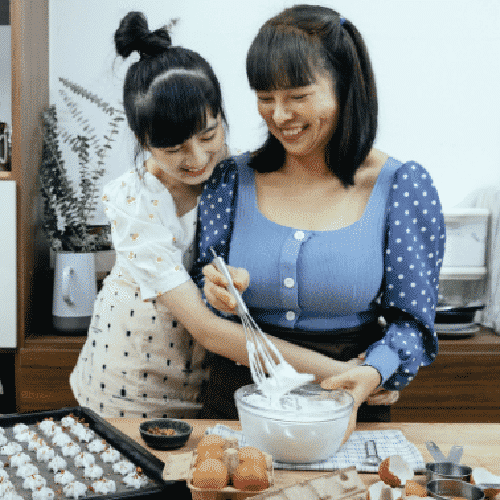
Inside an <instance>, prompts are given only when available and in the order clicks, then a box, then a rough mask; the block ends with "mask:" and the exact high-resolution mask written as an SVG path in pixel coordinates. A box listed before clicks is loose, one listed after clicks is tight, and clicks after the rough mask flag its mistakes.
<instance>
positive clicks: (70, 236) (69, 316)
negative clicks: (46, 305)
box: [39, 78, 124, 332]
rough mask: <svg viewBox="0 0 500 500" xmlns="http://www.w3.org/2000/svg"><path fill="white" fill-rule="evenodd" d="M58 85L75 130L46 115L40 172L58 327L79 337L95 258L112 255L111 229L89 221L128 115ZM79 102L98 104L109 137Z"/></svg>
mask: <svg viewBox="0 0 500 500" xmlns="http://www.w3.org/2000/svg"><path fill="white" fill-rule="evenodd" d="M59 81H60V82H61V83H62V85H63V87H64V88H62V89H61V90H60V91H59V92H60V94H61V97H62V100H63V102H64V105H65V106H66V108H67V110H69V115H70V116H71V118H72V120H71V123H70V125H71V130H69V129H68V127H64V126H61V125H60V123H59V121H58V116H57V109H56V106H55V105H51V106H50V107H49V108H48V109H46V110H45V111H44V112H43V115H42V122H43V148H42V160H41V165H40V171H39V177H40V187H41V194H42V201H43V222H42V228H43V231H44V233H45V235H46V237H47V239H48V241H49V243H50V247H51V250H52V251H53V253H54V256H55V265H54V267H55V277H54V299H53V319H54V327H55V328H56V329H57V330H62V331H65V332H69V331H77V332H80V331H83V330H86V329H87V327H88V324H89V323H90V317H91V315H92V309H93V302H94V298H95V294H96V282H95V253H96V252H98V251H103V250H110V249H111V242H110V238H109V232H110V231H109V226H93V225H91V224H89V220H90V219H91V217H92V215H93V214H94V212H95V210H96V208H97V206H98V202H99V198H100V185H99V180H100V179H101V177H102V176H103V174H104V173H105V161H104V160H105V158H106V156H107V153H108V152H109V150H110V149H111V147H112V143H113V141H114V140H115V136H116V135H117V134H118V133H119V127H120V122H122V121H123V120H124V113H123V111H122V110H120V109H118V108H115V107H113V106H111V105H109V104H108V103H106V102H104V101H103V100H102V99H100V98H99V97H98V96H97V95H95V94H92V93H90V92H88V91H87V90H85V89H84V88H83V87H81V86H80V85H77V84H74V83H72V82H70V81H69V80H66V79H64V78H59ZM77 99H83V100H86V101H88V102H90V103H93V104H95V105H96V106H97V107H98V108H99V109H100V110H102V112H103V113H104V115H105V116H106V115H107V116H108V117H109V120H108V121H109V129H108V130H107V132H106V133H104V134H103V135H102V136H98V134H97V133H96V131H95V128H94V127H93V126H92V125H91V123H90V120H89V119H88V118H87V117H85V115H84V113H83V111H82V109H81V106H80V105H79V102H78V100H77ZM75 130H76V132H75ZM61 141H62V142H63V143H66V144H68V145H69V147H70V149H71V151H72V152H73V153H76V159H77V161H78V174H79V175H78V182H77V183H76V184H77V185H75V182H73V180H72V178H71V177H70V176H69V175H68V171H67V169H66V165H65V160H64V159H63V155H62V150H61ZM83 276H86V278H85V279H84V278H83ZM89 279H90V280H91V282H90V283H89V282H88V280H89ZM84 281H86V282H84Z"/></svg>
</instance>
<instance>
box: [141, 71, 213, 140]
mask: <svg viewBox="0 0 500 500" xmlns="http://www.w3.org/2000/svg"><path fill="white" fill-rule="evenodd" d="M150 91H151V92H152V94H151V98H150V99H149V100H148V103H147V105H146V106H145V107H144V108H143V110H142V111H143V116H144V118H145V121H146V120H147V122H148V129H149V130H148V134H147V135H148V145H149V146H150V147H154V148H169V147H174V146H177V145H179V144H182V143H183V142H184V141H186V140H187V139H189V138H190V137H191V136H193V135H194V134H197V133H199V132H200V131H202V130H203V129H204V128H205V127H206V124H207V114H208V113H211V114H212V115H213V117H214V118H216V117H217V115H218V114H219V112H220V108H221V102H220V99H218V98H217V92H216V91H215V89H213V88H212V85H211V84H210V82H209V81H208V80H207V79H205V78H193V76H192V75H189V76H188V75H175V76H172V77H170V78H168V80H166V81H164V82H161V83H160V84H159V85H157V86H154V87H153V88H152V89H150Z"/></svg>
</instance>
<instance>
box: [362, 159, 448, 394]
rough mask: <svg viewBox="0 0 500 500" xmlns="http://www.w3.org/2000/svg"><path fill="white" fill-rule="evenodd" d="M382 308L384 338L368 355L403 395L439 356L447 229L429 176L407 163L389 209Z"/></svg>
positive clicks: (397, 176)
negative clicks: (436, 326)
mask: <svg viewBox="0 0 500 500" xmlns="http://www.w3.org/2000/svg"><path fill="white" fill-rule="evenodd" d="M387 210H388V214H387V227H386V250H385V258H384V267H385V269H384V279H383V284H382V295H381V306H382V308H383V316H384V317H385V319H386V321H387V328H386V334H385V336H384V338H383V339H381V340H380V341H378V342H376V343H375V344H373V345H372V346H370V347H369V349H367V351H366V359H365V364H367V365H370V366H373V367H375V368H376V369H377V370H378V371H379V372H380V374H381V376H382V385H383V387H384V388H385V389H391V390H400V389H403V388H404V387H405V386H406V385H408V383H409V382H410V381H412V380H413V378H414V377H415V375H416V374H417V372H418V369H419V367H420V366H427V365H429V364H431V363H432V362H433V361H434V358H435V357H436V355H437V353H438V341H437V335H436V332H435V330H434V319H435V313H436V305H437V302H438V289H439V272H440V269H441V265H442V261H443V254H444V245H445V225H444V218H443V214H442V209H441V204H440V201H439V196H438V193H437V191H436V188H435V187H434V184H433V182H432V179H431V176H430V175H429V173H428V172H427V171H426V170H425V169H424V168H423V167H422V166H420V165H419V164H417V163H414V162H408V163H405V164H404V165H402V166H401V167H400V168H399V169H398V170H397V172H396V173H395V176H394V180H393V185H392V188H391V191H390V195H389V200H388V205H387Z"/></svg>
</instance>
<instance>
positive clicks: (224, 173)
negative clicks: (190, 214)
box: [191, 158, 238, 289]
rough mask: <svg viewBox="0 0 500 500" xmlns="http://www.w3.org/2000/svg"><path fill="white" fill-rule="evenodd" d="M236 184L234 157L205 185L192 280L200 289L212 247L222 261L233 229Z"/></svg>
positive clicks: (201, 199)
mask: <svg viewBox="0 0 500 500" xmlns="http://www.w3.org/2000/svg"><path fill="white" fill-rule="evenodd" d="M237 185H238V169H237V164H236V162H235V160H234V159H233V158H229V159H227V160H225V161H223V162H222V163H220V164H219V165H218V166H217V167H216V168H215V170H214V172H213V173H212V176H211V177H210V179H209V180H208V181H207V183H206V184H205V186H204V188H203V191H202V194H201V197H200V203H199V205H198V229H197V231H198V232H197V237H196V240H197V242H198V244H197V249H196V258H195V263H194V265H193V268H192V270H191V277H192V279H193V281H194V282H195V283H196V284H197V285H198V287H199V288H201V289H203V285H204V281H205V280H204V276H203V273H202V269H203V267H204V266H206V265H207V264H209V263H210V262H212V260H213V258H214V257H213V254H212V252H211V251H210V247H212V248H213V249H214V250H215V251H216V252H217V255H218V256H220V257H222V258H223V259H224V261H225V262H227V261H228V256H229V242H230V239H231V234H232V230H233V222H234V211H235V208H236V198H237V197H236V194H237Z"/></svg>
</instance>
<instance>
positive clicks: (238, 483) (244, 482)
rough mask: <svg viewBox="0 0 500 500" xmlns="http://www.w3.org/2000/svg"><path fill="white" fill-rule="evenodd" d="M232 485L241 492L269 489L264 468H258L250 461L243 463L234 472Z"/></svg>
mask: <svg viewBox="0 0 500 500" xmlns="http://www.w3.org/2000/svg"><path fill="white" fill-rule="evenodd" d="M233 485H234V487H235V488H236V489H238V490H242V491H261V490H265V489H266V488H268V487H269V479H268V477H267V472H266V469H265V467H264V468H263V467H259V466H258V465H256V464H255V463H252V462H250V461H247V462H243V463H241V464H240V465H238V467H237V468H236V470H235V471H234V474H233Z"/></svg>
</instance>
